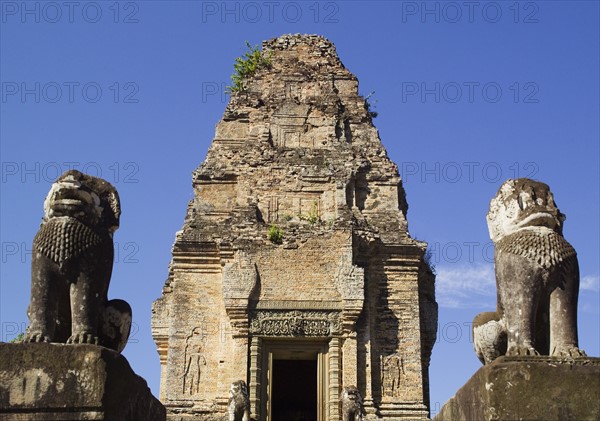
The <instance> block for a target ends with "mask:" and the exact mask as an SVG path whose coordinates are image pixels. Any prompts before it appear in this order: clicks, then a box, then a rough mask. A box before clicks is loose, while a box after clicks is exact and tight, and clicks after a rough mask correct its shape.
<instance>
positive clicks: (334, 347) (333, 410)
mask: <svg viewBox="0 0 600 421" xmlns="http://www.w3.org/2000/svg"><path fill="white" fill-rule="evenodd" d="M328 354H329V405H328V406H329V417H328V418H327V419H328V420H329V421H338V420H339V419H340V339H339V338H332V339H331V341H329V352H328Z"/></svg>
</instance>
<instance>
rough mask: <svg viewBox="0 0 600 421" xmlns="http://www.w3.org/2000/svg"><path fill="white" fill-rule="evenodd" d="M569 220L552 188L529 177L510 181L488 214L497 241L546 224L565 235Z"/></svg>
mask: <svg viewBox="0 0 600 421" xmlns="http://www.w3.org/2000/svg"><path fill="white" fill-rule="evenodd" d="M565 219H566V217H565V215H564V214H562V213H561V212H560V210H559V209H558V207H557V206H556V203H554V197H553V196H552V193H551V192H550V187H548V185H547V184H544V183H542V182H539V181H535V180H531V179H529V178H517V179H508V180H506V181H505V182H504V183H503V184H502V186H500V189H499V190H498V193H497V194H496V196H495V197H494V198H493V199H492V201H491V202H490V210H489V212H488V214H487V223H488V229H489V231H490V238H491V239H492V241H494V242H497V241H498V240H500V239H502V238H504V237H505V236H507V235H509V234H512V233H514V232H516V231H519V230H521V229H524V228H531V227H546V228H549V229H551V230H553V231H556V232H557V233H559V234H562V227H563V223H564V221H565Z"/></svg>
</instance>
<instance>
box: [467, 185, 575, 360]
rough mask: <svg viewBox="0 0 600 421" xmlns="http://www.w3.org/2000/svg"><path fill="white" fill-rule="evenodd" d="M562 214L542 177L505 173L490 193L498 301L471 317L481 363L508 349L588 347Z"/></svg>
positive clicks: (535, 351)
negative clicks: (581, 332)
mask: <svg viewBox="0 0 600 421" xmlns="http://www.w3.org/2000/svg"><path fill="white" fill-rule="evenodd" d="M565 219H566V218H565V215H563V214H562V213H561V212H560V210H559V209H558V207H557V206H556V203H554V198H553V196H552V193H551V192H550V188H549V187H548V186H547V185H546V184H544V183H541V182H538V181H534V180H530V179H527V178H519V179H516V180H512V179H511V180H507V181H506V182H505V183H504V184H502V186H501V187H500V189H499V190H498V193H497V195H496V197H494V198H493V199H492V201H491V203H490V210H489V213H488V216H487V221H488V228H489V231H490V237H491V239H492V241H494V243H495V247H496V248H495V256H494V263H495V271H496V284H497V288H498V308H497V310H496V312H490V313H481V314H479V315H477V316H476V317H475V319H474V320H473V334H474V345H475V351H476V353H477V356H478V357H479V359H480V360H481V361H482V362H483V363H484V364H486V363H490V362H491V361H493V360H494V359H495V358H496V357H498V356H500V355H504V354H506V355H512V356H518V355H539V354H542V355H552V356H571V357H577V356H584V355H585V353H584V352H583V351H582V350H580V349H579V347H578V339H577V297H578V293H579V266H578V263H577V254H576V253H575V250H574V249H573V247H572V246H571V245H570V244H569V243H568V242H567V241H566V240H565V239H564V238H563V235H562V228H563V222H564V221H565Z"/></svg>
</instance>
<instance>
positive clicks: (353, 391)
mask: <svg viewBox="0 0 600 421" xmlns="http://www.w3.org/2000/svg"><path fill="white" fill-rule="evenodd" d="M341 401H342V420H343V421H362V419H363V418H362V416H363V411H364V409H363V401H362V396H361V395H360V392H359V391H358V389H357V388H356V386H348V387H344V390H343V392H342V398H341Z"/></svg>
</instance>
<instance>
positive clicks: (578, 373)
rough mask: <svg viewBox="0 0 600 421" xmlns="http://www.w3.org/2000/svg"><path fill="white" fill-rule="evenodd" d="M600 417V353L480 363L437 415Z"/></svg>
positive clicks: (552, 420)
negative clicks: (575, 356) (572, 356)
mask: <svg viewBox="0 0 600 421" xmlns="http://www.w3.org/2000/svg"><path fill="white" fill-rule="evenodd" d="M597 419H600V358H583V357H581V358H574V359H572V358H562V359H561V358H555V357H500V358H498V359H497V360H496V361H494V362H493V363H491V364H488V365H486V366H484V367H482V368H480V369H479V370H478V371H477V372H476V373H475V374H474V375H473V377H471V379H469V381H468V382H467V383H466V384H465V385H464V386H463V387H462V388H460V389H459V390H458V392H456V395H455V396H454V397H452V398H451V399H450V400H449V401H448V402H447V403H446V404H445V405H444V406H443V407H442V409H441V411H440V413H439V414H438V415H436V416H435V417H434V421H472V420H480V421H493V420H522V421H539V420H545V421H584V420H589V421H592V420H597Z"/></svg>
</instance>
